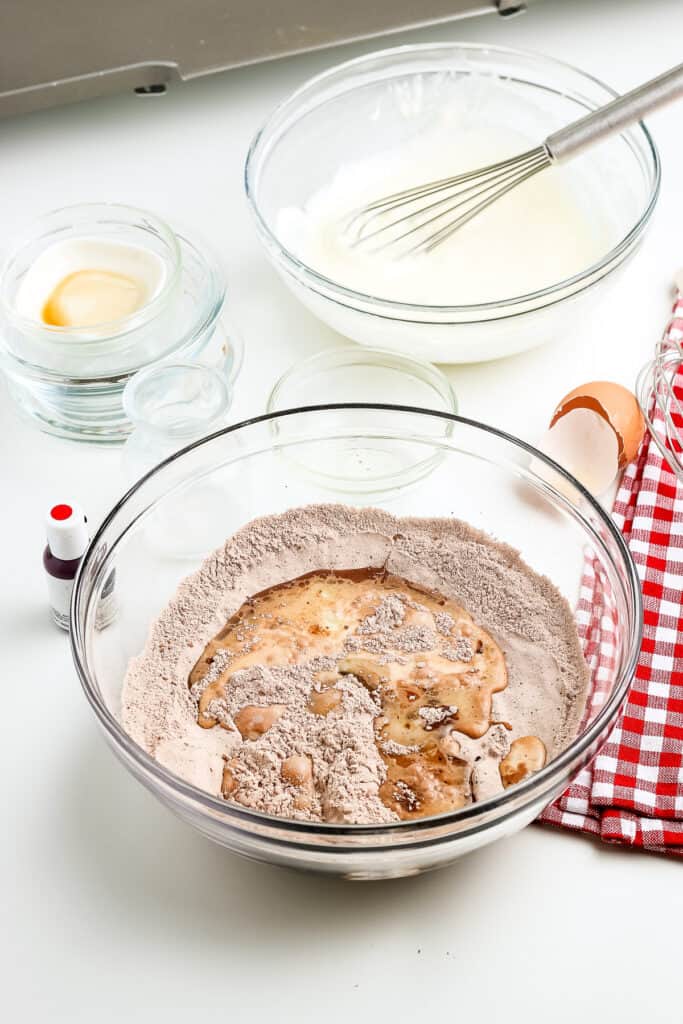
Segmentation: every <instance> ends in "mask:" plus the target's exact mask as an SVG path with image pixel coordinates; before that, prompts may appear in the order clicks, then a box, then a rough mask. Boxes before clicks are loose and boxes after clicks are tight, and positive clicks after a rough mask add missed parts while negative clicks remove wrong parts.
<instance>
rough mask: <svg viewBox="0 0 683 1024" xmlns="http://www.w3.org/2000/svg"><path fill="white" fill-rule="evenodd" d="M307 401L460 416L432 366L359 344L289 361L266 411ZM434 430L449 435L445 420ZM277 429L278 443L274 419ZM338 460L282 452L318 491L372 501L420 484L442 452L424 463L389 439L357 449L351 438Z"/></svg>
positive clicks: (310, 452)
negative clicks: (366, 497)
mask: <svg viewBox="0 0 683 1024" xmlns="http://www.w3.org/2000/svg"><path fill="white" fill-rule="evenodd" d="M313 399H315V401H316V402H320V403H324V404H325V405H333V404H337V403H342V402H366V403H373V402H381V403H384V404H391V405H395V406H412V407H415V406H417V407H419V408H421V409H433V410H434V411H435V412H445V413H451V414H453V413H457V411H458V402H457V399H456V396H455V392H454V390H453V388H452V386H451V383H450V381H449V380H448V378H447V377H446V376H445V374H444V373H442V371H441V370H438V369H437V368H436V367H435V366H432V364H431V363H425V362H423V361H422V360H419V359H413V358H411V357H410V356H406V355H403V354H402V353H400V352H390V351H388V350H387V349H372V348H365V347H363V346H359V345H342V346H339V347H336V348H329V349H326V350H325V351H323V352H318V353H316V354H315V355H313V356H309V357H308V358H307V359H302V360H300V361H299V362H297V363H294V365H293V366H291V367H290V368H289V369H288V370H287V371H286V373H284V374H283V375H282V377H280V379H279V380H278V382H277V383H276V384H275V387H274V388H273V390H272V391H271V393H270V395H269V397H268V403H267V406H266V411H267V412H268V413H278V412H282V411H283V410H285V409H297V408H301V407H302V406H305V405H308V404H310V402H311V401H312V400H313ZM434 428H435V435H436V436H437V437H443V436H447V435H448V433H449V431H450V422H449V421H448V420H435V421H434ZM276 429H277V433H278V437H279V440H280V441H282V440H284V437H283V431H286V429H287V421H277V428H276ZM318 454H320V456H321V457H320V458H318ZM337 456H338V458H337V459H336V460H335V461H334V462H332V461H331V460H330V458H329V452H328V451H327V450H324V451H322V452H321V453H318V452H317V451H316V449H315V447H313V448H311V449H307V450H306V451H305V452H304V451H301V450H297V453H296V455H294V454H292V453H291V452H288V451H287V450H286V449H285V452H284V453H283V457H286V458H288V459H289V460H290V462H291V464H292V466H293V467H295V468H296V469H297V470H298V471H299V472H302V473H304V474H306V475H310V476H312V477H313V478H314V479H315V480H316V481H317V482H318V483H319V484H320V485H321V486H328V487H329V489H330V490H331V491H339V492H341V493H345V494H357V495H370V494H372V495H374V497H375V500H385V499H386V498H387V497H388V496H389V495H390V494H392V493H393V492H394V491H395V489H396V488H401V487H404V486H406V485H407V484H409V483H415V482H417V481H418V480H420V479H421V478H422V477H423V476H424V475H425V474H426V473H428V472H430V470H431V469H433V468H434V466H435V464H436V460H438V459H439V457H440V453H439V451H438V449H436V448H435V449H434V451H433V452H432V453H430V454H428V455H427V457H426V453H425V451H424V450H423V449H422V448H420V449H416V450H415V451H413V452H411V451H410V449H409V448H408V447H407V446H405V445H400V446H396V445H395V444H393V443H392V441H391V440H390V439H384V440H380V439H375V440H374V441H373V443H372V445H371V446H368V445H365V446H361V445H360V444H359V443H358V442H357V440H355V439H354V440H353V441H352V442H350V443H349V445H348V446H347V447H346V449H342V448H339V449H338V451H337ZM361 465H362V466H363V473H362V474H360V473H359V466H361Z"/></svg>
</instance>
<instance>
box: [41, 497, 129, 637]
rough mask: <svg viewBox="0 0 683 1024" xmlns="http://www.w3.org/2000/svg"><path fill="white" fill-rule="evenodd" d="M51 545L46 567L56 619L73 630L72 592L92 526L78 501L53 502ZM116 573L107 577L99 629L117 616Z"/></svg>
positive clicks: (49, 531)
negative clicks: (54, 503) (115, 600)
mask: <svg viewBox="0 0 683 1024" xmlns="http://www.w3.org/2000/svg"><path fill="white" fill-rule="evenodd" d="M46 532H47V547H46V548H45V551H44V552H43V567H44V568H45V574H46V578H47V592H48V598H49V601H50V611H51V613H52V618H53V619H54V621H55V622H56V623H57V625H58V626H60V627H61V628H62V629H66V630H68V629H69V609H70V607H71V594H72V592H73V587H74V580H75V578H76V573H77V572H78V566H79V565H80V563H81V559H82V558H83V555H84V554H85V550H86V548H87V546H88V540H89V538H88V526H87V520H86V517H85V515H84V513H83V510H82V509H81V508H80V507H79V506H78V505H76V504H75V503H74V502H70V503H69V504H66V503H60V504H58V505H53V506H52V507H51V508H50V510H49V511H48V514H47V521H46ZM114 573H115V570H112V572H111V574H110V575H109V578H108V579H107V581H106V583H105V584H104V587H103V588H102V593H101V595H100V601H99V605H98V609H97V621H96V625H97V627H98V628H103V627H104V626H106V625H108V623H109V622H111V620H112V619H113V617H114V615H115V604H114V596H113V590H114V578H115V577H114Z"/></svg>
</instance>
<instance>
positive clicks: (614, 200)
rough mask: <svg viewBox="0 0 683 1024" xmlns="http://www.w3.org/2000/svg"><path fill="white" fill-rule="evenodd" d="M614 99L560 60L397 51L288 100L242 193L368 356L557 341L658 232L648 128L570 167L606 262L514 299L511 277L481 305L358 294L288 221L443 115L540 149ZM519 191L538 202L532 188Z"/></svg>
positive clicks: (349, 67)
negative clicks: (349, 169) (652, 228)
mask: <svg viewBox="0 0 683 1024" xmlns="http://www.w3.org/2000/svg"><path fill="white" fill-rule="evenodd" d="M615 95H616V94H615V92H614V90H612V89H611V88H610V87H609V86H607V85H605V84H604V83H602V82H600V81H598V79H596V78H593V76H592V75H588V74H586V73H585V72H584V71H580V70H579V69H578V68H575V67H572V66H571V65H569V64H565V63H563V62H562V61H557V60H554V59H552V58H550V57H545V56H543V55H541V54H535V53H526V52H523V51H518V50H512V49H507V48H504V47H496V46H483V45H477V44H472V43H469V44H468V43H434V44H423V45H419V46H400V47H395V48H393V49H390V50H382V51H379V52H377V53H370V54H366V55H365V56H363V57H359V58H357V59H355V60H350V61H347V62H345V63H343V64H339V65H337V66H336V67H333V68H331V69H330V70H329V71H326V72H324V73H323V74H321V75H317V76H316V77H315V78H312V79H310V80H309V81H308V82H306V83H305V84H304V85H302V86H301V87H300V88H299V89H297V90H296V91H295V92H294V93H292V95H291V96H289V97H288V98H287V99H285V100H284V102H283V103H281V105H280V106H279V107H278V108H277V109H276V110H275V111H274V112H273V113H272V114H271V116H270V117H269V118H268V119H267V120H266V122H265V124H264V125H263V126H262V127H261V129H260V130H259V131H258V132H257V134H256V136H255V138H254V141H253V142H252V145H251V149H250V150H249V155H248V157H247V162H246V168H245V188H246V193H247V198H248V201H249V205H250V207H251V212H252V214H253V216H254V222H255V224H256V229H257V231H258V234H259V238H260V240H261V243H262V244H263V247H264V250H265V252H266V255H267V256H268V258H269V260H270V261H271V262H272V264H273V265H274V267H275V268H276V269H277V271H278V272H279V273H280V275H281V277H282V278H283V280H284V282H285V283H286V285H287V286H288V287H289V288H290V289H291V290H292V292H293V293H294V294H295V295H296V297H297V298H298V299H299V300H300V301H301V302H302V303H303V304H304V305H305V306H307V307H308V308H309V309H310V310H311V311H312V312H313V313H314V314H315V315H316V316H318V317H319V318H320V319H321V320H324V321H325V322H326V323H328V324H330V326H331V327H333V328H334V329H335V330H337V331H339V333H340V334H343V335H345V336H346V337H348V338H352V339H353V340H354V341H358V342H361V343H363V344H366V345H370V346H373V347H381V348H391V349H394V350H396V351H400V352H405V353H407V354H408V355H419V357H420V358H421V359H427V360H429V361H430V362H436V363H468V362H479V361H481V360H487V359H496V358H499V357H502V356H509V355H512V354H514V353H515V352H521V351H523V350H524V349H528V348H532V347H533V346H534V345H539V344H541V343H542V342H545V341H548V340H550V339H557V338H558V337H560V336H562V335H563V334H565V333H567V332H568V330H569V329H570V328H571V329H572V330H575V329H576V323H577V318H579V317H583V316H584V315H585V314H586V313H588V312H590V310H592V309H593V307H594V304H595V302H596V301H597V300H598V299H600V298H602V297H603V295H604V294H605V292H606V291H608V288H607V283H608V281H612V280H613V279H614V277H615V271H616V270H617V268H618V267H620V266H621V265H622V264H623V263H624V262H625V261H626V260H627V259H628V258H629V257H630V256H632V254H633V253H634V251H635V249H636V247H637V245H638V244H639V242H640V241H641V239H642V237H643V232H644V229H645V227H646V226H647V224H648V223H649V221H650V217H651V214H652V211H653V209H654V207H655V203H656V200H657V195H658V192H659V179H660V170H659V157H658V154H657V149H656V147H655V145H654V143H653V141H652V139H651V137H650V134H649V133H648V131H647V129H646V128H645V126H644V125H643V124H642V123H640V124H636V125H633V126H632V127H630V128H627V129H625V130H624V131H623V132H621V133H620V134H619V135H617V136H615V137H614V138H611V139H608V140H606V141H604V142H602V143H601V144H600V145H599V146H596V147H594V148H592V149H590V150H588V151H587V152H586V153H584V154H583V155H581V156H580V157H578V158H577V159H575V160H572V161H571V162H570V163H568V164H567V165H566V167H564V168H563V169H562V173H563V174H564V175H566V182H567V185H568V187H571V191H572V193H573V194H574V200H573V201H574V202H575V203H576V204H577V209H578V210H580V212H581V216H582V219H583V220H584V221H585V222H586V223H587V224H590V223H592V224H594V225H595V226H599V229H600V233H601V243H602V246H603V251H602V253H601V255H600V256H599V258H597V259H595V260H593V261H590V262H589V264H587V265H586V266H584V267H581V268H580V270H579V272H577V273H576V274H574V275H573V276H571V277H569V278H565V279H564V280H557V281H554V282H552V283H551V284H550V285H547V286H543V287H539V288H537V289H536V290H529V291H528V292H526V293H525V294H510V291H509V287H508V282H507V280H506V278H505V275H504V274H500V275H498V274H496V275H493V277H494V280H493V281H492V291H493V295H492V298H491V301H486V302H479V301H473V302H472V303H471V304H460V305H453V304H452V305H419V304H416V303H413V302H408V301H402V302H400V301H396V300H395V299H388V298H383V297H382V296H381V295H378V294H376V293H373V292H372V291H368V292H367V293H363V291H362V290H360V289H354V288H351V287H345V285H344V282H343V281H337V280H331V279H330V277H329V276H325V273H324V271H322V270H321V269H320V268H319V267H316V266H313V265H308V264H307V262H306V260H305V259H304V258H302V257H301V256H300V255H298V254H297V251H296V244H297V243H296V241H295V240H290V241H287V240H286V238H285V235H286V232H283V228H282V224H281V223H280V219H281V218H280V215H281V211H282V210H283V209H287V208H290V207H296V208H301V207H302V206H304V205H305V203H306V201H307V200H308V199H309V198H310V197H311V196H312V195H313V194H314V193H316V192H318V190H320V189H321V188H323V187H325V186H327V185H329V183H330V181H331V180H332V179H333V177H334V175H335V173H336V172H337V171H338V169H339V168H340V167H341V166H343V165H345V164H347V163H348V162H349V161H351V162H355V161H358V160H361V161H364V160H371V159H374V158H376V157H377V156H378V155H381V154H383V153H386V152H387V151H388V150H389V149H390V148H391V147H394V146H396V147H399V146H403V145H407V144H408V143H409V142H410V141H411V140H413V142H414V140H415V139H419V138H420V137H421V133H428V132H429V130H430V129H431V126H433V123H434V120H435V118H438V117H439V116H440V115H441V114H442V113H443V112H444V111H446V110H448V111H463V112H464V113H463V117H464V118H465V121H466V124H465V125H464V126H463V128H462V132H463V133H464V137H465V139H466V134H467V130H468V128H467V126H468V125H470V126H474V128H475V129H476V130H477V131H480V132H481V131H485V132H487V133H489V134H492V135H493V136H495V135H496V134H499V135H500V134H501V133H504V132H505V131H507V130H509V129H514V130H515V131H516V132H518V133H519V135H520V136H522V137H523V138H524V139H525V140H527V142H528V146H529V148H531V147H533V146H537V145H539V144H540V143H541V142H542V141H543V139H544V138H546V137H547V136H548V135H549V134H550V133H551V132H553V131H555V130H556V129H558V128H561V127H563V126H564V125H566V124H569V123H570V122H571V121H575V120H577V119H578V118H579V117H582V116H584V115H585V114H586V113H587V112H589V111H592V110H595V109H596V108H597V107H600V106H603V105H604V104H606V103H608V102H609V101H610V100H611V99H613V98H614V96H615ZM459 116H460V115H459ZM522 148H523V149H524V148H527V147H526V146H524V147H522ZM416 184H419V182H416ZM523 187H524V188H526V189H527V196H528V201H529V202H533V195H534V192H533V189H534V187H535V184H534V181H533V180H532V181H530V182H529V183H527V184H526V185H525V186H523ZM379 191H380V192H381V191H382V190H381V189H380V190H379ZM384 191H387V190H386V189H385V190H384ZM369 198H370V196H368V199H369ZM574 244H575V241H574V239H573V237H571V236H570V234H563V235H561V236H560V237H558V238H557V245H558V246H564V247H572V246H573V245H574ZM524 258H525V255H524V250H523V247H522V246H521V245H520V252H519V259H524Z"/></svg>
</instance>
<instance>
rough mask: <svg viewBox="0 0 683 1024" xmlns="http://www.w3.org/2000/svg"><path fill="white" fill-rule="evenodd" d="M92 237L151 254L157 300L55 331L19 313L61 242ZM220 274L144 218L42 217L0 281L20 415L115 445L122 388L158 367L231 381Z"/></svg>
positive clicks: (61, 213)
mask: <svg viewBox="0 0 683 1024" xmlns="http://www.w3.org/2000/svg"><path fill="white" fill-rule="evenodd" d="M84 237H86V238H89V239H96V240H107V241H113V242H117V243H125V244H129V245H133V246H138V247H141V248H144V249H148V250H149V251H151V252H152V253H154V254H155V256H156V257H157V258H158V259H159V260H160V261H161V262H162V263H163V266H164V280H163V286H162V287H161V288H160V290H159V292H158V293H157V294H156V295H154V296H153V298H152V300H151V301H150V302H149V303H148V304H146V305H145V306H143V307H142V309H141V310H140V311H139V312H138V313H136V314H135V315H134V316H132V317H130V318H128V319H125V320H121V321H117V322H115V323H113V324H110V325H106V324H98V325H97V328H96V329H93V328H65V327H54V326H51V325H47V324H45V323H43V322H40V321H37V320H32V319H27V318H26V317H25V316H23V315H20V314H19V313H18V311H17V295H18V293H19V289H20V286H21V282H22V280H23V279H24V277H25V275H26V273H27V271H28V269H29V268H30V267H31V265H32V264H33V263H34V261H35V260H36V259H37V257H38V256H39V255H40V254H41V252H44V251H45V250H46V249H47V247H48V246H51V245H53V244H54V243H55V242H60V241H64V240H68V239H78V238H84ZM226 305H227V291H226V283H225V280H224V277H223V274H222V272H221V270H220V268H219V266H218V264H217V263H216V261H215V260H214V259H213V257H212V256H211V255H210V254H209V253H208V252H206V251H205V250H204V249H203V247H202V248H201V249H200V248H198V247H197V246H196V245H195V244H194V242H192V241H191V240H190V239H188V238H186V237H185V236H184V235H182V234H178V233H176V232H174V231H172V230H171V228H170V227H168V226H167V225H166V224H164V222H163V221H161V220H159V218H157V217H155V216H153V215H152V214H150V213H148V212H147V211H144V210H137V209H134V208H132V207H127V206H120V205H117V204H108V203H99V204H97V203H89V204H83V205H79V206H72V207H65V208H64V209H61V210H56V211H54V212H52V213H49V214H47V215H45V216H44V217H43V218H41V219H40V220H39V221H38V222H37V223H36V224H34V225H33V226H32V227H31V228H30V229H29V230H28V231H27V232H26V234H25V235H24V237H23V238H21V239H19V241H18V242H17V243H16V245H15V246H14V249H13V251H12V253H11V254H10V256H9V257H8V258H7V260H6V261H5V264H4V268H3V270H2V274H1V276H0V369H2V371H3V372H4V374H5V376H6V378H7V381H8V386H9V391H10V394H11V395H12V396H13V397H14V399H15V400H16V402H17V404H18V406H19V407H20V409H21V410H22V411H23V412H24V413H25V414H27V415H28V416H30V417H31V418H32V419H34V420H36V421H37V423H38V424H39V426H40V427H41V428H42V429H43V430H45V431H47V432H48V433H52V434H57V435H58V436H61V437H66V438H71V439H74V440H79V441H93V442H98V443H109V444H111V443H114V444H118V443H121V442H122V441H124V440H125V438H126V436H127V435H128V434H129V433H130V430H131V424H130V421H129V420H128V418H127V417H126V414H125V412H124V409H123V404H122V395H123V390H124V388H125V386H126V383H127V382H128V380H130V378H131V377H132V376H133V375H134V374H135V373H137V372H138V371H139V370H141V369H143V368H144V367H146V366H150V365H152V364H154V363H155V362H157V361H159V360H161V359H169V358H172V359H177V360H181V361H188V360H190V361H198V362H203V363H206V364H207V365H213V366H220V367H221V368H222V369H223V370H224V371H225V372H226V373H227V375H228V377H229V379H230V382H231V383H233V382H234V380H235V378H236V376H237V374H238V373H239V370H240V366H241V360H242V344H241V340H240V338H239V335H238V334H237V331H236V330H235V328H234V326H233V325H232V324H230V322H229V317H228V314H227V312H226Z"/></svg>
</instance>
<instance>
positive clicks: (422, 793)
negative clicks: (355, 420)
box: [122, 505, 588, 824]
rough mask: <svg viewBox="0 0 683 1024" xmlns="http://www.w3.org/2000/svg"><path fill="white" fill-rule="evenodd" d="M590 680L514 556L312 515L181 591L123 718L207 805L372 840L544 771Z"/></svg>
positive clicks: (396, 526) (549, 603)
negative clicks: (386, 827)
mask: <svg viewBox="0 0 683 1024" xmlns="http://www.w3.org/2000/svg"><path fill="white" fill-rule="evenodd" d="M587 681H588V674H587V670H586V666H585V663H584V660H583V657H582V654H581V649H580V646H579V641H578V637H577V633H576V627H575V625H574V620H573V616H572V613H571V609H570V608H569V605H568V604H567V602H566V601H565V600H564V598H563V597H562V596H561V595H560V594H559V592H558V591H557V590H556V588H555V587H554V586H553V585H552V584H551V583H550V581H549V580H547V579H545V578H544V577H541V576H539V575H537V574H536V573H534V572H533V571H532V570H531V569H530V568H529V567H528V566H527V565H526V564H525V563H524V562H523V561H522V560H521V558H520V556H519V555H518V553H517V552H515V551H514V550H513V549H512V548H509V547H507V546H506V545H503V544H500V543H497V542H494V541H493V540H492V539H491V538H489V537H487V536H486V535H485V534H483V533H480V532H478V531H475V530H474V529H472V528H471V527H470V526H468V525H467V524H465V523H463V522H460V521H457V520H446V519H413V518H410V519H408V518H396V517H395V516H392V515H390V514H389V513H387V512H383V511H380V510H377V509H353V508H349V507H347V506H342V505H316V506H309V507H306V508H301V509H293V510H291V511H289V512H286V513H284V514H282V515H276V516H269V517H266V518H263V519H258V520H255V521H253V522H251V523H249V524H248V525H246V526H245V527H243V528H242V529H241V530H240V531H239V532H238V533H236V534H235V535H234V536H233V537H231V538H230V539H229V540H228V541H227V542H226V544H225V546H224V547H223V548H221V549H219V550H218V551H216V552H215V553H214V554H213V555H211V556H210V557H209V558H208V559H207V560H206V561H205V562H204V564H203V565H202V567H201V568H200V569H199V571H198V572H196V573H194V574H193V575H192V576H190V577H188V578H187V579H186V580H184V581H183V582H182V583H181V585H180V587H179V588H178V591H177V592H176V594H175V596H174V597H173V598H172V599H171V601H170V602H169V604H168V606H167V607H166V608H165V609H164V611H163V612H162V614H161V615H160V617H159V618H158V619H157V621H156V622H155V623H154V624H153V625H152V628H151V630H150V635H149V638H148V641H147V644H146V647H145V650H144V651H143V653H142V654H141V655H140V656H139V657H138V658H135V659H133V660H132V662H131V664H130V666H129V669H128V672H127V675H126V679H125V681H124V689H123V708H122V717H123V724H124V727H125V728H126V730H127V731H128V732H129V734H130V735H131V736H132V738H133V739H134V740H135V741H136V742H137V743H139V744H140V745H141V746H142V747H143V748H144V749H145V750H146V751H148V752H149V753H150V754H151V755H152V756H154V757H155V758H156V759H157V761H159V762H160V763H161V764H163V765H165V766H166V767H167V768H168V769H169V770H171V771H172V772H174V773H175V774H176V775H179V776H181V777H182V778H184V779H186V780H187V781H188V782H191V783H193V784H194V785H196V786H198V787H199V788H201V789H204V790H206V791H207V792H209V793H211V794H212V795H215V796H219V797H223V798H224V799H226V800H232V801H235V802H237V803H239V804H241V805H243V806H246V807H251V808H254V809H257V810H260V811H264V812H266V813H269V814H275V815H280V816H283V817H288V818H298V819H304V820H312V821H331V822H344V823H357V824H373V823H374V824H379V823H384V822H391V821H396V820H400V819H407V818H418V817H423V816H426V815H431V814H438V813H442V812H444V811H452V810H457V809H458V808H459V807H463V806H466V805H467V804H469V803H472V802H473V801H481V800H483V799H486V798H487V797H489V796H492V795H494V794H495V793H497V792H500V791H502V790H503V789H504V788H506V787H507V786H510V785H514V784H515V783H516V782H518V781H520V780H521V779H523V778H525V777H526V776H527V775H528V774H529V773H530V772H533V771H536V770H538V769H539V768H541V767H543V765H544V764H545V763H546V761H547V760H549V759H551V758H553V757H554V756H556V755H557V754H558V753H559V752H560V751H561V750H562V749H564V748H565V747H566V746H567V745H568V743H569V742H570V741H571V740H572V738H573V737H574V735H575V734H576V731H577V728H578V724H579V721H580V718H581V714H582V711H583V708H584V704H585V697H586V689H587Z"/></svg>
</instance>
